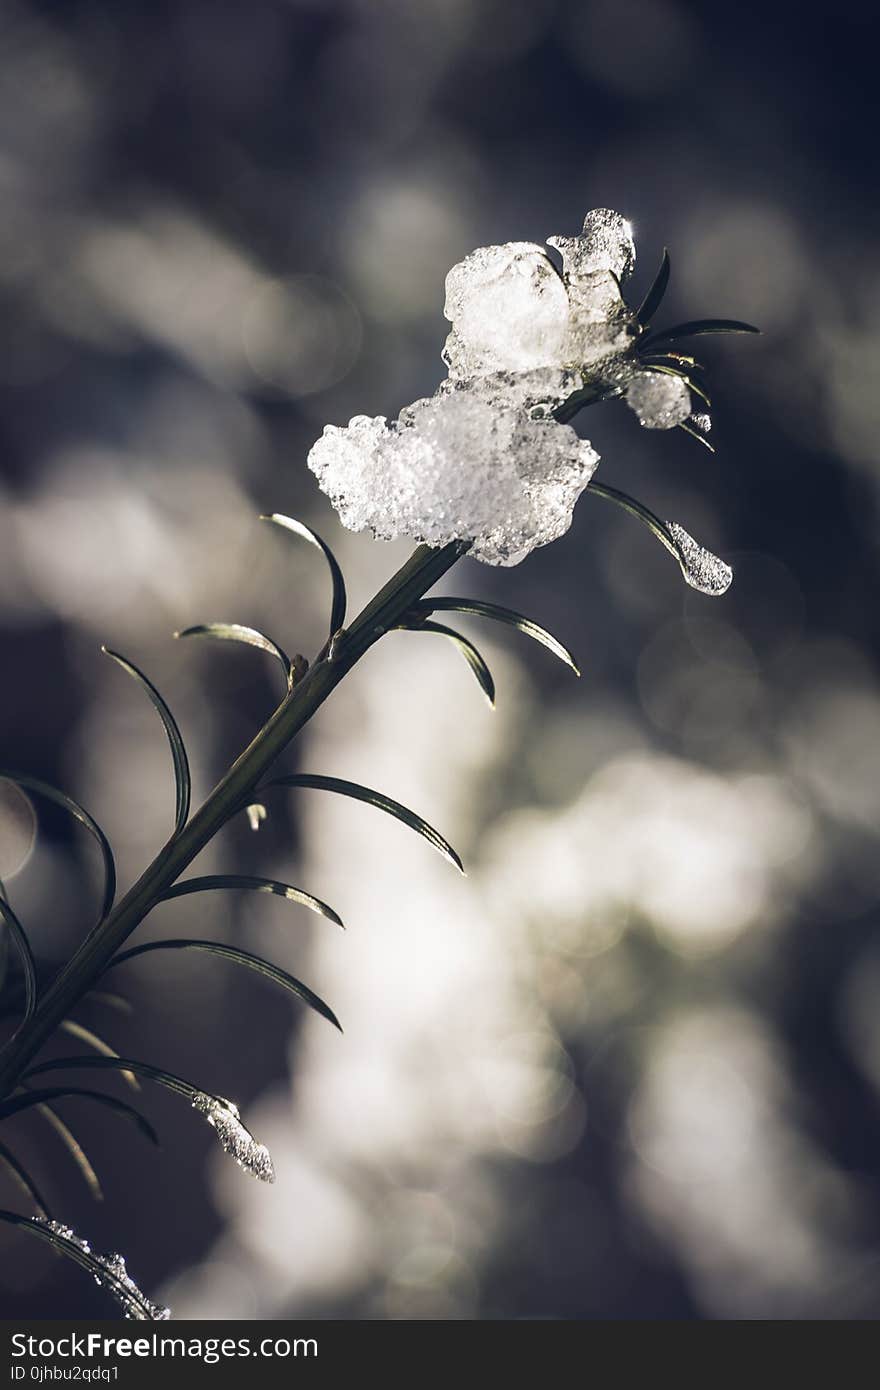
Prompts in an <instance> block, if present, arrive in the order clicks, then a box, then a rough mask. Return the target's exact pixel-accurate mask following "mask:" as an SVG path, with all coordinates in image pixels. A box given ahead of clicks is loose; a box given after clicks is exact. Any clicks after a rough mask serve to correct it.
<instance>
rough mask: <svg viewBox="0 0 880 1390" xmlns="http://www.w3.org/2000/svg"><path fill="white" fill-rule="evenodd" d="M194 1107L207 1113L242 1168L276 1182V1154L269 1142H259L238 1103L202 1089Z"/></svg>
mask: <svg viewBox="0 0 880 1390" xmlns="http://www.w3.org/2000/svg"><path fill="white" fill-rule="evenodd" d="M192 1103H193V1109H194V1110H198V1111H199V1113H200V1114H202V1115H204V1117H205V1119H206V1120H207V1121H208V1124H209V1125H211V1127H212V1128H213V1129H215V1130H216V1131H217V1138H218V1139H219V1140H220V1143H221V1145H222V1147H223V1150H224V1152H225V1153H228V1154H230V1155H231V1157H232V1158H234V1159H235V1161H236V1163H237V1164H238V1166H239V1168H243V1169H244V1170H245V1172H246V1173H251V1174H252V1175H253V1177H255V1178H259V1179H260V1182H274V1181H275V1168H274V1166H273V1164H272V1155H271V1154H270V1153H269V1150H268V1149H267V1148H266V1145H265V1144H258V1143H257V1141H256V1139H255V1138H254V1136H253V1135H252V1134H251V1132H250V1130H249V1129H248V1128H247V1126H246V1125H243V1124H242V1122H241V1115H240V1113H239V1110H238V1106H237V1105H234V1104H233V1103H232V1101H231V1100H223V1099H222V1098H221V1097H220V1096H209V1095H205V1094H204V1093H202V1092H199V1093H198V1094H197V1095H195V1096H194V1097H193V1102H192Z"/></svg>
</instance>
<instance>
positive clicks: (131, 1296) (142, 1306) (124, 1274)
mask: <svg viewBox="0 0 880 1390" xmlns="http://www.w3.org/2000/svg"><path fill="white" fill-rule="evenodd" d="M31 1220H32V1221H33V1223H34V1225H35V1226H43V1227H44V1228H45V1229H46V1230H49V1231H52V1232H54V1234H55V1235H57V1236H61V1237H62V1239H63V1240H66V1241H69V1242H70V1243H71V1244H72V1245H75V1246H76V1247H77V1248H78V1249H79V1250H82V1252H83V1253H84V1254H86V1255H91V1256H92V1259H93V1260H96V1261H97V1262H98V1264H99V1265H100V1266H101V1267H102V1269H103V1270H104V1271H105V1272H106V1276H107V1277H104V1275H102V1274H95V1276H94V1277H95V1283H96V1284H98V1285H100V1287H101V1288H103V1289H106V1290H107V1292H108V1293H109V1294H111V1295H112V1296H113V1298H115V1299H116V1302H117V1303H118V1304H119V1306H120V1308H121V1309H122V1311H123V1313H124V1314H125V1316H126V1317H127V1318H131V1319H133V1320H134V1321H137V1322H167V1321H168V1319H169V1318H170V1317H171V1310H170V1308H165V1307H163V1305H162V1304H161V1303H153V1302H152V1301H151V1300H150V1299H149V1298H147V1296H146V1294H144V1293H141V1290H140V1289H139V1288H138V1286H137V1284H136V1283H135V1282H134V1280H133V1279H132V1277H131V1275H130V1274H129V1273H128V1271H127V1269H126V1268H125V1260H124V1259H123V1258H122V1256H121V1255H118V1254H116V1253H113V1254H110V1255H96V1254H94V1253H93V1251H92V1247H91V1246H90V1245H89V1242H88V1241H87V1240H84V1239H83V1238H82V1236H78V1235H77V1234H76V1232H75V1231H74V1230H72V1229H71V1227H70V1226H65V1225H63V1224H62V1223H61V1222H60V1221H48V1220H46V1218H45V1217H42V1216H34V1217H32V1218H31Z"/></svg>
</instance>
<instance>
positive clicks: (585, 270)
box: [547, 208, 636, 284]
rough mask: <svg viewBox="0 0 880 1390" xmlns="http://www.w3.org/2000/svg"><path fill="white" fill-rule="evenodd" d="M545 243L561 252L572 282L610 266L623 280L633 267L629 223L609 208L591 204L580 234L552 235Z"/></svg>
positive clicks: (634, 256) (633, 259)
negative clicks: (592, 206) (593, 206)
mask: <svg viewBox="0 0 880 1390" xmlns="http://www.w3.org/2000/svg"><path fill="white" fill-rule="evenodd" d="M547 244H548V246H555V247H556V249H557V250H558V251H559V253H560V254H561V256H562V269H563V272H564V274H565V278H566V280H568V281H570V282H572V283H574V282H576V281H578V280H581V279H583V278H584V277H585V276H589V275H592V274H594V273H595V272H596V271H601V270H606V271H608V270H610V272H611V274H612V275H613V276H614V277H615V279H616V280H618V281H619V282H620V283H621V284H622V283H623V281H624V280H627V279H629V277H630V275H632V273H633V270H634V269H635V264H636V247H635V242H634V241H633V234H632V227H631V225H630V223H629V222H627V220H626V218H625V217H621V215H620V213H619V212H612V210H611V208H593V210H592V212H588V213H587V215H586V217H585V218H584V227H583V231H582V232H581V234H580V236H551V237H548V238H547Z"/></svg>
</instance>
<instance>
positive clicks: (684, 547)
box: [666, 521, 733, 597]
mask: <svg viewBox="0 0 880 1390" xmlns="http://www.w3.org/2000/svg"><path fill="white" fill-rule="evenodd" d="M666 529H667V531H668V532H669V534H670V536H671V537H672V539H673V542H674V544H675V547H676V551H677V554H678V559H679V564H680V565H681V571H682V574H683V575H684V577H685V579H686V580H687V582H688V584H690V586H691V588H692V589H699V591H700V593H701V594H712V595H713V596H716V597H717V595H719V594H724V593H726V592H727V590H728V589H729V588H730V585H731V583H732V582H733V570H732V569H731V568H730V565H726V564H725V563H724V561H723V560H721V559H719V557H718V556H717V555H713V554H712V552H711V550H706V549H705V548H704V547H703V546H702V545H700V544H699V543H698V542H697V541H695V540H694V538H693V536H691V535H689V534H688V532H687V531H686V530H685V529H684V527H683V526H679V524H678V522H677V521H667V522H666Z"/></svg>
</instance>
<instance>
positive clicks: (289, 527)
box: [260, 512, 348, 637]
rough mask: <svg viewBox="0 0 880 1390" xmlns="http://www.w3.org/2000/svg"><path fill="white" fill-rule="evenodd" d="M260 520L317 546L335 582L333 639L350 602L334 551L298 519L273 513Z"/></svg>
mask: <svg viewBox="0 0 880 1390" xmlns="http://www.w3.org/2000/svg"><path fill="white" fill-rule="evenodd" d="M260 520H261V521H271V522H273V523H274V524H275V525H276V526H282V527H283V528H284V529H285V530H286V531H292V532H293V534H294V535H295V536H300V537H301V538H302V539H303V540H305V541H309V542H310V543H311V544H312V545H314V546H316V547H317V549H318V550H320V552H321V554H322V555H323V556H324V559H325V560H326V561H327V567H328V569H329V570H330V578H331V580H332V582H333V601H332V604H331V608H330V636H331V637H333V636H334V635H335V634H336V633H337V632H339V630H340V628H341V627H342V625H343V623H344V622H345V610H346V605H347V602H348V600H347V596H346V593H345V579H344V578H343V575H342V570H341V569H340V568H339V563H338V561H337V559H336V556H335V555H334V554H333V551H332V550H331V549H330V547H329V545H327V543H326V541H323V540H322V539H321V537H320V536H319V535H318V533H317V531H313V530H312V528H311V526H306V524H305V522H303V521H297V519H296V517H293V516H284V515H282V513H281V512H273V513H272V515H271V516H261V517H260Z"/></svg>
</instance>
